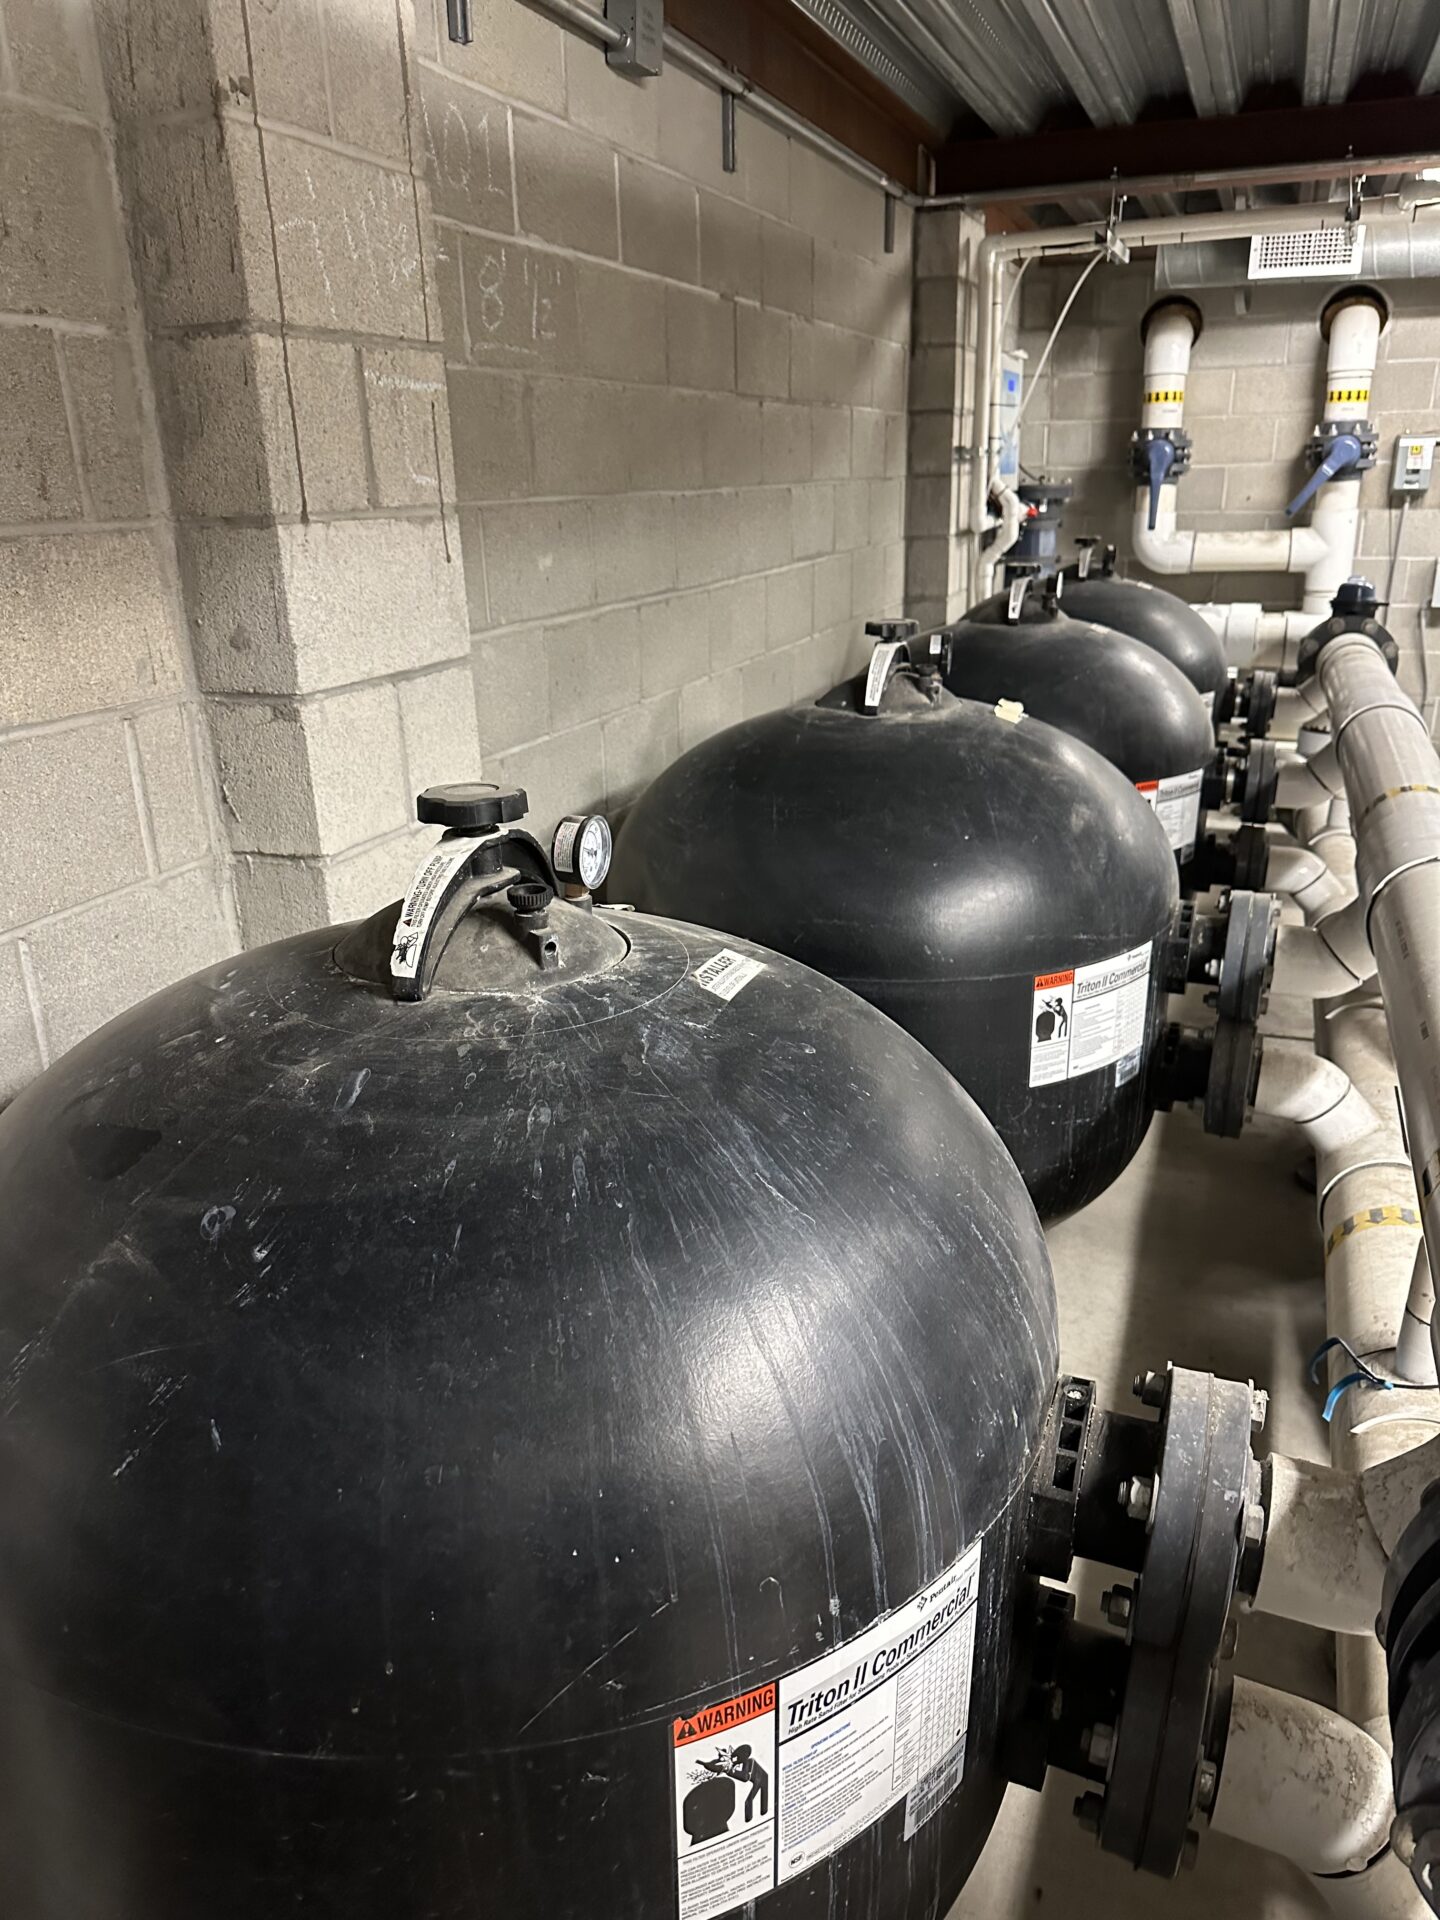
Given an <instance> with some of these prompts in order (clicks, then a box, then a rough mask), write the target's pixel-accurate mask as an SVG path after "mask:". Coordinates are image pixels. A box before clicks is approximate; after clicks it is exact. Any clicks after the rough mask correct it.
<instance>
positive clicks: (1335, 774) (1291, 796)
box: [1275, 742, 1345, 807]
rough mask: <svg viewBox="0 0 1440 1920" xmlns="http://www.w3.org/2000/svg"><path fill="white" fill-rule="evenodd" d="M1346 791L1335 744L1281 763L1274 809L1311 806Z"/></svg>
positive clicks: (1276, 784)
mask: <svg viewBox="0 0 1440 1920" xmlns="http://www.w3.org/2000/svg"><path fill="white" fill-rule="evenodd" d="M1344 791H1345V776H1344V774H1343V773H1342V772H1341V771H1340V761H1339V758H1338V757H1337V755H1336V752H1335V747H1334V743H1333V742H1332V743H1331V744H1330V745H1328V746H1325V747H1322V748H1321V749H1320V751H1319V752H1318V753H1312V754H1308V755H1301V754H1296V755H1295V757H1294V758H1293V759H1289V760H1285V761H1283V762H1282V763H1281V765H1280V768H1279V770H1278V775H1277V778H1276V782H1275V804H1276V806H1277V807H1312V806H1315V805H1316V804H1318V803H1322V802H1328V801H1330V800H1333V799H1334V798H1335V797H1336V796H1337V795H1339V794H1343V793H1344Z"/></svg>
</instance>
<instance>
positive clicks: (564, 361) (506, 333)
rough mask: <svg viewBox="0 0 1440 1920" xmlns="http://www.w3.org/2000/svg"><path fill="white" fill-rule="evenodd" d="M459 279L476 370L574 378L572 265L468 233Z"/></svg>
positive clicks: (576, 307)
mask: <svg viewBox="0 0 1440 1920" xmlns="http://www.w3.org/2000/svg"><path fill="white" fill-rule="evenodd" d="M460 277H461V282H462V285H463V287H464V291H465V320H466V327H467V332H468V337H469V347H470V358H471V360H472V362H473V363H474V364H475V365H476V366H477V367H487V368H488V367H516V368H523V369H526V370H527V371H534V372H542V373H571V372H573V371H574V368H575V365H576V362H577V359H578V355H579V349H580V304H579V295H578V284H577V266H576V263H575V262H574V261H573V260H567V259H565V258H564V257H563V256H562V255H560V254H553V253H537V252H536V251H535V249H534V248H533V247H526V246H521V245H519V244H518V243H517V242H515V241H513V240H487V239H484V238H483V237H481V236H479V235H476V234H471V233H467V234H463V235H462V236H461V237H460Z"/></svg>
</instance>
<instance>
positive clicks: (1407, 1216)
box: [1325, 1207, 1420, 1260]
mask: <svg viewBox="0 0 1440 1920" xmlns="http://www.w3.org/2000/svg"><path fill="white" fill-rule="evenodd" d="M1419 1225H1420V1216H1419V1214H1418V1213H1416V1211H1415V1209H1414V1208H1413V1207H1368V1208H1367V1209H1366V1210H1365V1212H1364V1213H1352V1214H1351V1215H1350V1217H1349V1219H1348V1220H1342V1221H1341V1222H1340V1224H1339V1226H1338V1227H1336V1228H1334V1230H1333V1231H1332V1232H1331V1234H1330V1237H1329V1239H1328V1240H1327V1241H1326V1242H1325V1258H1326V1259H1327V1260H1328V1259H1329V1258H1330V1256H1331V1254H1332V1253H1334V1251H1335V1249H1336V1247H1338V1246H1339V1244H1340V1242H1341V1241H1342V1240H1348V1239H1349V1238H1350V1236H1351V1234H1352V1233H1365V1232H1368V1230H1369V1229H1370V1228H1371V1227H1418V1226H1419Z"/></svg>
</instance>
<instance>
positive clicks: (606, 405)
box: [530, 380, 630, 494]
mask: <svg viewBox="0 0 1440 1920" xmlns="http://www.w3.org/2000/svg"><path fill="white" fill-rule="evenodd" d="M629 411H630V409H629V395H628V393H627V391H626V389H625V388H624V387H617V386H615V385H614V384H613V383H611V382H609V381H603V382H602V381H593V380H537V381H536V382H535V383H534V387H533V390H532V393H531V396H530V419H531V427H532V431H533V434H534V439H535V491H536V492H537V493H550V494H561V493H564V494H573V493H614V492H616V491H618V490H620V489H622V488H623V487H624V486H625V484H626V475H627V472H628V469H627V466H626V463H625V454H624V449H625V441H626V435H627V431H628V427H629Z"/></svg>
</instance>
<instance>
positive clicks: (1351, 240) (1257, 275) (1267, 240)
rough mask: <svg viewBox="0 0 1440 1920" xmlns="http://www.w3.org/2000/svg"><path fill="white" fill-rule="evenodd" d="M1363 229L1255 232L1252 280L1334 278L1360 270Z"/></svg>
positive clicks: (1251, 248) (1314, 228)
mask: <svg viewBox="0 0 1440 1920" xmlns="http://www.w3.org/2000/svg"><path fill="white" fill-rule="evenodd" d="M1364 252H1365V228H1364V226H1363V225H1362V224H1361V223H1360V222H1359V221H1357V222H1356V223H1355V224H1354V225H1353V226H1349V225H1347V226H1333V227H1308V228H1306V229H1305V230H1304V231H1303V232H1301V233H1257V234H1255V235H1253V236H1252V238H1251V241H1250V278H1251V279H1252V280H1333V279H1335V278H1336V276H1337V275H1339V276H1343V275H1345V274H1350V273H1359V271H1360V261H1361V258H1362V256H1363V254H1364Z"/></svg>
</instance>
